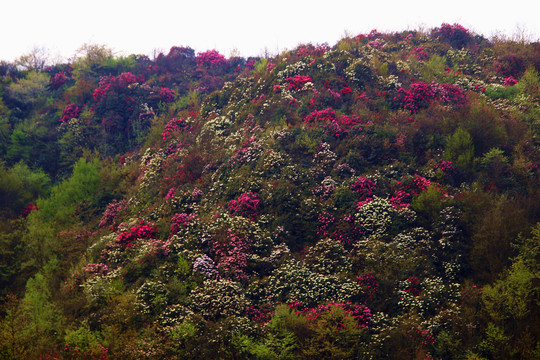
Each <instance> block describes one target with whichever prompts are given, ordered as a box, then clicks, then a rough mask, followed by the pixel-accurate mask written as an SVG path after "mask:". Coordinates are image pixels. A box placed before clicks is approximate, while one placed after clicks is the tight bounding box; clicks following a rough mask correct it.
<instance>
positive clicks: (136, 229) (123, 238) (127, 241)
mask: <svg viewBox="0 0 540 360" xmlns="http://www.w3.org/2000/svg"><path fill="white" fill-rule="evenodd" d="M155 235H156V228H155V227H154V226H153V225H150V224H146V223H144V222H143V221H141V222H140V223H139V224H138V225H135V226H133V227H132V228H131V230H130V231H129V232H123V233H120V235H118V237H117V238H116V242H117V243H118V244H119V245H121V246H124V247H130V246H132V245H133V243H134V242H135V241H136V240H137V239H150V238H152V237H154V236H155Z"/></svg>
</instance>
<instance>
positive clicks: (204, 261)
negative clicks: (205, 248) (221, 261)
mask: <svg viewBox="0 0 540 360" xmlns="http://www.w3.org/2000/svg"><path fill="white" fill-rule="evenodd" d="M193 272H195V273H199V274H201V275H202V276H204V278H205V279H211V278H218V277H219V272H218V270H217V267H216V263H215V262H214V260H212V258H211V257H209V256H208V255H202V256H199V257H197V258H196V259H195V260H194V261H193Z"/></svg>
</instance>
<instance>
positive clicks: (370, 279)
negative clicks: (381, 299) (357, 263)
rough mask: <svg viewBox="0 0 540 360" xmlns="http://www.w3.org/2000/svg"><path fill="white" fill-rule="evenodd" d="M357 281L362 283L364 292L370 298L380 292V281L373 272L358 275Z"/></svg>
mask: <svg viewBox="0 0 540 360" xmlns="http://www.w3.org/2000/svg"><path fill="white" fill-rule="evenodd" d="M356 281H357V282H358V284H360V285H362V288H363V289H364V292H365V293H366V294H367V296H368V297H369V298H372V297H373V296H375V295H376V294H377V293H378V292H379V282H378V281H377V280H376V279H375V277H374V276H373V275H372V274H371V273H367V274H363V275H358V276H357V277H356Z"/></svg>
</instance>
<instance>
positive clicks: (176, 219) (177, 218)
mask: <svg viewBox="0 0 540 360" xmlns="http://www.w3.org/2000/svg"><path fill="white" fill-rule="evenodd" d="M196 218H198V216H197V214H186V213H181V214H176V215H174V216H173V218H172V220H171V234H175V233H177V232H178V231H179V230H180V229H181V228H182V227H186V226H188V225H189V224H190V222H191V221H192V220H194V219H196Z"/></svg>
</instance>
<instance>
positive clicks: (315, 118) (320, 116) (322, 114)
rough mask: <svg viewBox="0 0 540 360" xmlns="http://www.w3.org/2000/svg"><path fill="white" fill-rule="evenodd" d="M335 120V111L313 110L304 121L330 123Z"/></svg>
mask: <svg viewBox="0 0 540 360" xmlns="http://www.w3.org/2000/svg"><path fill="white" fill-rule="evenodd" d="M334 120H336V111H335V110H334V109H332V108H327V109H324V110H319V111H317V110H315V111H313V112H311V113H310V114H309V115H307V116H306V117H305V119H304V122H305V123H313V122H332V121H334Z"/></svg>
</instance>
